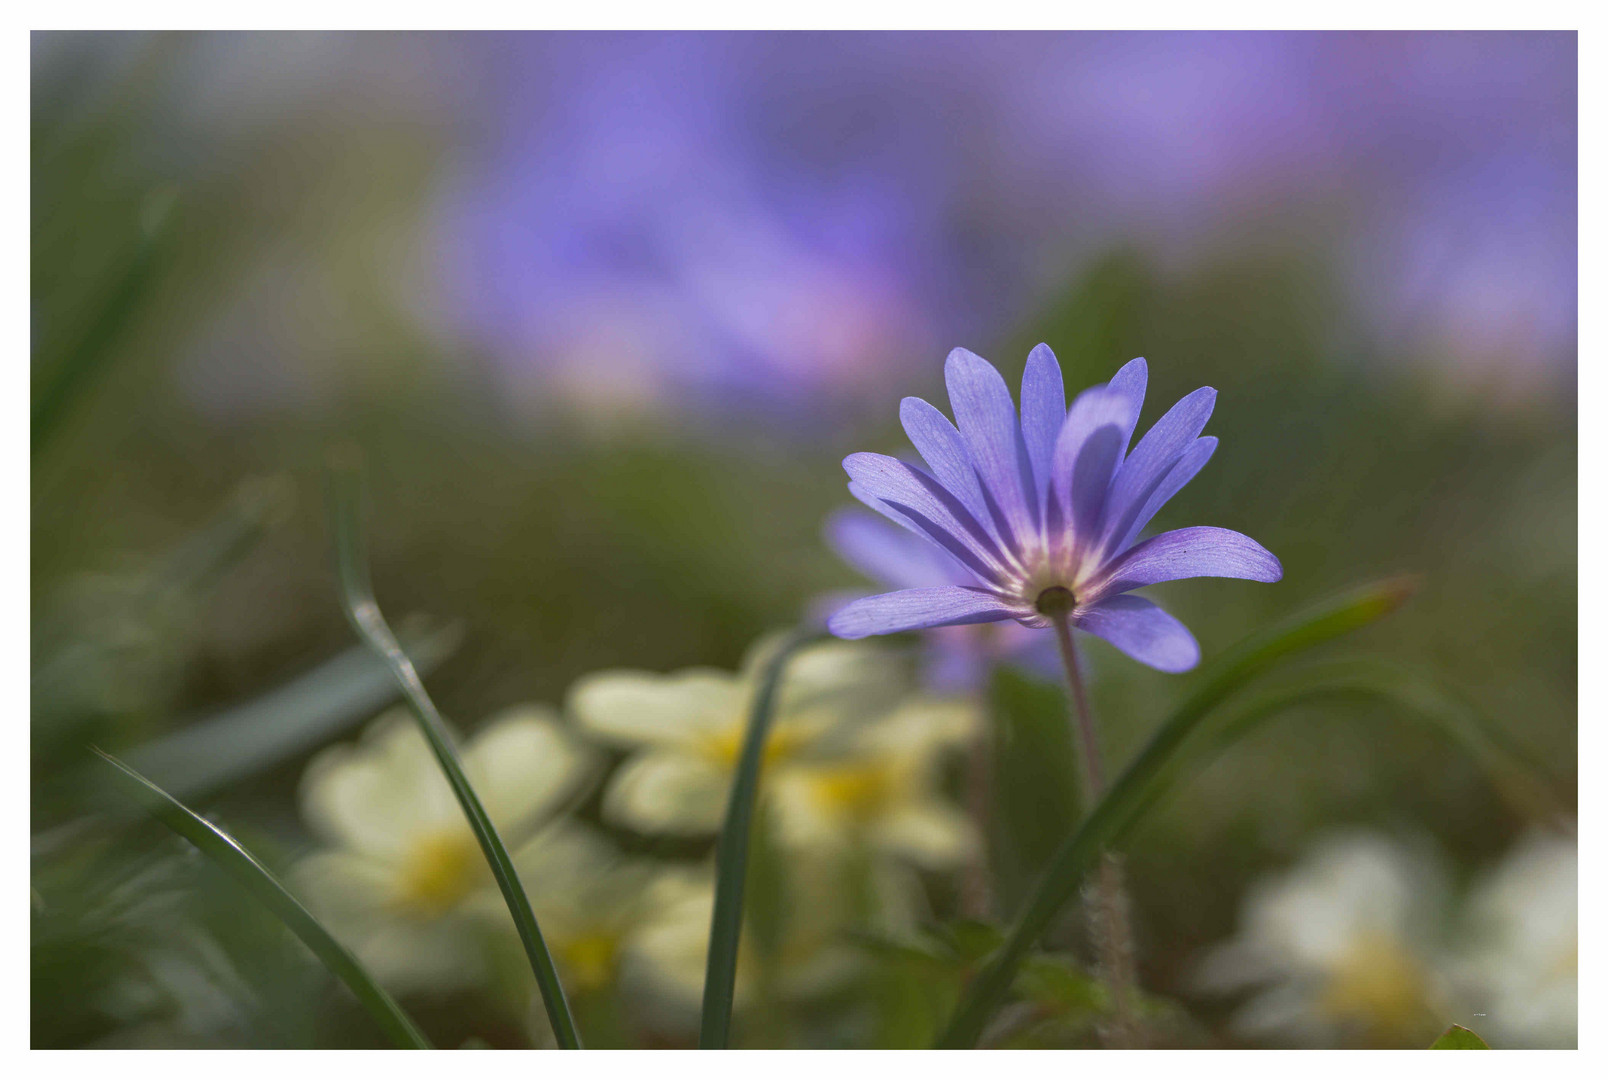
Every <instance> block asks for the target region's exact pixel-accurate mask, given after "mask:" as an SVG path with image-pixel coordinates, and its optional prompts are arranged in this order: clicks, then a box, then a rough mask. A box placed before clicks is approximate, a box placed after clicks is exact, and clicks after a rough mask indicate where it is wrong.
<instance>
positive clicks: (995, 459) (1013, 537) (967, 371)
mask: <svg viewBox="0 0 1608 1080" xmlns="http://www.w3.org/2000/svg"><path fill="white" fill-rule="evenodd" d="M944 382H945V383H946V385H947V386H948V387H949V406H950V408H952V409H954V411H955V426H956V427H957V428H959V429H960V437H961V439H962V440H963V441H964V442H965V444H966V451H967V453H968V454H969V455H970V456H971V460H972V464H973V465H975V466H976V467H977V475H978V476H980V477H982V479H983V486H984V489H985V491H984V494H985V495H987V496H990V497H991V499H992V507H991V508H992V509H993V510H995V511H996V512H997V515H996V516H997V520H998V523H999V524H1000V525H1001V531H1002V534H1003V535H1002V536H1001V539H1003V540H1004V541H1005V544H1006V546H1007V547H1010V548H1015V547H1016V546H1017V545H1018V544H1019V543H1021V542H1022V541H1024V540H1025V539H1026V538H1027V537H1028V536H1029V535H1031V533H1032V530H1033V523H1034V519H1035V518H1036V517H1037V508H1036V507H1035V508H1033V509H1029V507H1028V503H1027V486H1026V485H1025V484H1024V483H1023V473H1024V472H1026V473H1029V474H1031V472H1032V466H1031V465H1029V464H1028V462H1027V448H1026V447H1025V446H1023V445H1022V433H1021V428H1020V426H1019V425H1018V423H1017V419H1016V406H1015V404H1014V403H1013V402H1012V401H1011V391H1010V388H1009V387H1007V386H1006V385H1005V380H1004V379H1003V378H1001V377H1000V374H999V372H998V371H996V370H994V365H993V364H990V363H989V362H988V361H987V360H984V359H983V358H982V357H981V356H978V355H977V354H976V353H974V352H970V351H968V350H966V349H955V350H954V351H953V352H951V353H950V354H949V359H947V360H945V361H944Z"/></svg>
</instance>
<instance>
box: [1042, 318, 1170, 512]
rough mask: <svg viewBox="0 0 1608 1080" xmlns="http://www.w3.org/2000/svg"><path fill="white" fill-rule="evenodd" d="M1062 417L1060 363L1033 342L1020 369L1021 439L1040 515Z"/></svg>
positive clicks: (1063, 398)
mask: <svg viewBox="0 0 1608 1080" xmlns="http://www.w3.org/2000/svg"><path fill="white" fill-rule="evenodd" d="M1141 393H1143V391H1142V390H1141ZM1065 420H1066V387H1065V385H1064V384H1063V383H1062V381H1061V365H1060V364H1059V363H1057V362H1056V359H1055V353H1053V352H1051V351H1050V347H1049V346H1048V345H1042V344H1041V345H1035V346H1033V351H1032V352H1030V353H1028V354H1027V369H1026V370H1025V371H1023V372H1022V442H1023V443H1024V444H1025V445H1026V446H1027V459H1028V461H1030V462H1031V463H1032V465H1033V494H1034V497H1035V498H1037V499H1038V505H1039V513H1040V514H1041V515H1042V514H1043V512H1044V506H1045V501H1046V500H1047V499H1048V498H1049V494H1050V462H1051V460H1052V459H1053V458H1054V456H1055V439H1056V437H1057V436H1058V435H1060V433H1061V424H1062V423H1063V422H1064V421H1065Z"/></svg>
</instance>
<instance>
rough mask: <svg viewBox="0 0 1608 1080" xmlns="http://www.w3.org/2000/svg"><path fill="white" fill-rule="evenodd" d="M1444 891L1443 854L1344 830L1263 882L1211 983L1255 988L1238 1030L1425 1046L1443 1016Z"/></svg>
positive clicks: (1212, 962)
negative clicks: (1440, 947) (1436, 856)
mask: <svg viewBox="0 0 1608 1080" xmlns="http://www.w3.org/2000/svg"><path fill="white" fill-rule="evenodd" d="M1442 904H1443V890H1442V888H1441V884H1440V877H1439V873H1438V871H1437V868H1436V866H1435V863H1434V860H1433V859H1432V858H1431V857H1429V856H1428V855H1426V854H1423V853H1419V852H1415V851H1413V850H1409V849H1408V848H1406V847H1403V846H1401V845H1398V844H1396V843H1394V842H1392V841H1390V840H1387V839H1385V838H1383V837H1379V836H1376V835H1373V834H1368V833H1353V834H1343V835H1339V836H1334V837H1331V838H1329V839H1328V840H1326V841H1324V842H1322V843H1320V844H1319V845H1318V846H1317V847H1315V848H1314V849H1313V850H1312V851H1311V852H1309V853H1308V854H1307V856H1306V857H1305V858H1303V859H1302V860H1301V862H1300V863H1299V864H1297V865H1296V866H1295V867H1294V868H1293V869H1291V870H1290V871H1288V872H1287V873H1285V874H1282V875H1279V876H1278V877H1276V878H1273V879H1271V880H1267V881H1264V882H1262V883H1260V884H1258V885H1257V886H1255V887H1254V888H1253V889H1252V890H1251V892H1250V894H1249V895H1248V896H1247V898H1246V900H1245V904H1244V907H1243V910H1242V915H1241V926H1240V932H1239V935H1238V937H1236V938H1235V939H1234V940H1233V941H1231V942H1229V943H1228V944H1226V945H1223V946H1220V947H1219V948H1217V949H1216V950H1214V951H1213V952H1212V953H1211V954H1210V955H1209V956H1208V957H1207V959H1206V962H1205V964H1204V965H1203V967H1202V970H1201V973H1200V981H1201V984H1202V986H1203V987H1204V988H1206V989H1211V990H1219V991H1230V990H1239V989H1243V988H1249V987H1255V988H1257V992H1256V994H1255V995H1254V996H1253V997H1252V998H1251V1000H1250V1001H1249V1002H1247V1003H1246V1004H1245V1005H1244V1006H1243V1007H1242V1008H1241V1009H1240V1010H1239V1011H1238V1013H1237V1014H1236V1015H1235V1017H1234V1021H1233V1027H1234V1029H1235V1030H1236V1031H1238V1032H1239V1033H1240V1034H1242V1035H1244V1036H1246V1037H1250V1038H1256V1039H1264V1038H1270V1039H1276V1040H1279V1041H1288V1042H1295V1043H1301V1044H1307V1045H1337V1044H1341V1043H1363V1044H1367V1045H1391V1046H1395V1045H1401V1046H1425V1045H1428V1042H1429V1041H1430V1040H1432V1039H1433V1038H1434V1036H1435V1034H1436V1033H1437V1030H1438V1027H1443V1026H1444V1025H1443V1024H1441V1023H1440V1016H1439V1012H1440V1008H1439V1001H1440V998H1441V990H1440V987H1439V980H1438V978H1437V976H1436V974H1435V971H1436V967H1437V959H1436V956H1437V950H1436V940H1437V935H1438V932H1439V930H1440V924H1441V912H1442V910H1443V907H1442Z"/></svg>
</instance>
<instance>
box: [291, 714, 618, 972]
mask: <svg viewBox="0 0 1608 1080" xmlns="http://www.w3.org/2000/svg"><path fill="white" fill-rule="evenodd" d="M463 762H464V771H465V772H466V773H467V774H468V777H469V780H470V782H471V783H472V784H474V786H475V790H476V791H477V792H478V793H479V795H480V797H481V800H482V801H483V802H484V803H485V806H486V811H487V812H488V813H489V814H490V815H491V818H492V820H493V821H494V822H495V823H496V824H497V827H498V830H499V831H500V832H501V833H502V835H503V838H504V841H505V842H507V843H508V844H509V845H510V846H513V845H515V844H517V843H519V842H520V840H521V839H523V838H525V837H528V836H530V835H531V834H532V833H533V832H534V831H535V830H536V829H537V828H538V827H540V826H541V824H542V823H543V822H544V821H545V820H546V819H547V818H548V817H549V816H550V815H551V814H552V813H553V811H554V810H556V809H557V808H558V807H559V806H560V805H561V804H562V803H563V802H564V801H565V800H566V799H568V798H569V797H571V796H572V795H573V794H575V792H576V791H577V789H578V787H579V786H580V784H581V783H583V782H584V781H585V779H586V778H587V777H588V776H589V775H591V774H592V772H593V754H592V752H591V751H590V750H589V749H588V748H586V747H584V746H582V745H581V744H580V743H579V741H578V740H576V739H575V738H574V736H573V735H571V734H570V733H569V732H568V731H567V730H566V729H565V728H564V727H563V726H562V725H561V724H560V723H559V722H558V720H557V717H556V716H555V715H554V714H553V712H552V710H550V709H545V708H540V707H523V708H519V709H514V710H510V711H509V712H506V713H503V714H501V715H500V716H498V717H496V718H494V719H493V720H491V721H490V722H489V723H488V724H487V725H486V726H485V727H484V728H482V729H481V730H480V731H479V732H478V733H476V735H475V736H474V737H473V738H472V739H470V740H469V741H468V743H467V745H466V746H465V747H464V750H463ZM301 806H302V815H303V817H304V818H305V819H306V821H307V824H308V826H309V827H310V828H311V829H312V831H313V833H314V835H315V836H317V837H318V839H319V840H320V841H321V842H322V844H323V846H322V847H321V848H320V849H319V850H317V851H314V852H313V853H311V854H309V855H307V856H306V857H304V858H303V859H302V860H301V861H300V862H299V863H298V864H297V865H296V867H295V868H294V870H293V871H292V880H293V883H294V885H295V887H296V889H297V891H298V892H299V893H300V894H301V895H302V897H303V898H304V899H305V900H306V902H307V904H308V906H309V907H310V908H311V909H312V910H313V912H314V913H315V914H317V915H318V916H319V918H320V919H322V920H323V921H324V923H325V925H327V926H328V927H329V929H330V931H331V932H332V933H334V934H335V935H336V936H337V937H338V938H340V939H341V940H343V941H344V942H345V943H346V944H347V945H348V946H349V947H350V948H352V949H353V950H354V951H355V952H356V953H357V954H358V956H359V957H360V958H361V959H362V960H363V961H364V963H366V964H367V965H368V966H369V968H370V970H372V971H373V972H374V974H375V976H376V977H377V978H379V979H381V980H382V981H384V982H386V983H388V984H390V985H392V986H393V987H397V988H400V989H412V988H441V987H443V986H453V985H462V984H465V983H472V982H475V981H478V980H479V979H480V978H481V977H482V975H483V973H484V963H483V956H484V953H485V949H486V942H487V940H488V937H487V935H488V933H492V932H495V931H497V930H498V929H499V927H500V926H501V925H502V924H503V923H508V925H510V926H511V922H509V920H508V916H507V912H506V910H505V909H504V907H503V902H502V898H501V895H500V894H499V893H498V891H497V889H496V887H495V883H494V882H493V880H492V877H491V872H490V870H489V869H488V868H487V866H486V861H485V859H484V857H483V856H482V854H481V851H480V847H479V845H478V844H477V842H476V841H475V838H474V834H473V833H472V832H471V831H470V829H469V825H468V822H467V821H466V819H465V818H464V815H463V810H462V808H461V807H459V805H458V802H457V799H456V798H455V797H454V796H453V794H452V789H451V788H450V787H449V786H448V784H447V781H446V779H445V777H443V775H442V773H441V769H440V766H439V765H438V764H437V762H436V760H435V757H434V755H433V754H432V753H431V751H430V748H429V745H428V744H427V743H426V742H425V740H424V737H423V736H422V735H421V734H420V733H419V730H418V728H417V727H416V726H415V725H414V724H413V722H412V720H411V719H410V718H409V717H408V716H407V715H406V714H405V713H403V712H401V711H400V710H399V711H396V712H392V713H388V714H386V715H385V716H382V717H381V718H380V719H378V720H376V721H375V722H374V723H373V724H371V725H370V726H369V728H368V729H367V730H366V731H365V732H364V733H363V737H362V739H361V740H360V741H359V742H358V743H356V744H354V745H340V746H334V747H331V748H329V749H328V750H325V751H324V752H323V753H321V754H319V755H318V756H317V757H316V758H314V759H313V761H312V763H311V764H310V765H309V766H308V767H307V771H306V773H305V774H304V775H303V777H302V785H301Z"/></svg>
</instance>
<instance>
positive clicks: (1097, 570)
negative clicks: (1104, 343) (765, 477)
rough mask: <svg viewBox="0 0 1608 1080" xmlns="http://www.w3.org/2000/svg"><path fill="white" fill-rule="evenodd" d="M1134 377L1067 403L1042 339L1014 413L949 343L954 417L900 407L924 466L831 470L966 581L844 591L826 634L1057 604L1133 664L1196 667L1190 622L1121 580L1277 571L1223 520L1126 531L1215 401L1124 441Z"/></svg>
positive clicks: (1043, 617)
mask: <svg viewBox="0 0 1608 1080" xmlns="http://www.w3.org/2000/svg"><path fill="white" fill-rule="evenodd" d="M1147 377H1148V372H1147V370H1146V368H1145V362H1144V360H1143V359H1138V360H1134V361H1132V362H1131V363H1129V364H1127V365H1125V366H1124V367H1123V368H1122V370H1121V371H1118V372H1117V374H1116V376H1115V377H1114V378H1112V380H1111V381H1110V382H1109V383H1106V384H1105V385H1103V386H1096V387H1092V388H1090V389H1088V390H1085V391H1084V392H1083V393H1081V394H1079V395H1078V397H1077V400H1075V401H1073V403H1072V406H1071V408H1067V406H1066V393H1065V391H1064V389H1063V388H1062V383H1061V366H1060V364H1059V363H1058V362H1057V361H1056V359H1055V354H1054V353H1053V352H1051V351H1050V348H1049V346H1048V345H1039V346H1038V347H1037V348H1035V349H1034V350H1033V351H1032V352H1031V353H1030V354H1029V355H1028V358H1027V370H1026V372H1025V373H1024V374H1023V376H1022V409H1021V416H1020V419H1018V417H1017V412H1016V408H1015V406H1014V404H1013V403H1012V401H1011V392H1010V389H1009V388H1008V387H1007V386H1006V385H1005V380H1004V379H1003V378H1001V377H1000V374H999V372H998V371H996V370H994V367H993V365H991V364H990V363H988V361H986V360H984V359H983V358H982V357H980V356H977V355H976V354H975V353H972V352H968V351H967V350H965V349H956V350H954V351H953V352H951V353H950V354H949V359H948V360H947V361H946V362H945V364H944V378H945V382H946V383H947V385H948V387H949V402H950V405H951V406H952V407H953V409H954V412H955V420H956V423H954V424H951V423H950V422H949V419H948V418H947V417H945V416H944V415H943V413H941V412H939V411H938V410H937V409H936V408H934V407H933V406H931V405H929V404H928V403H927V402H925V401H922V400H921V399H920V398H913V397H911V398H905V399H904V401H903V402H902V403H901V405H900V409H899V416H900V419H901V420H902V421H903V423H904V429H905V433H906V434H908V435H909V436H910V441H911V442H912V443H914V444H915V447H916V449H917V450H918V451H920V453H921V456H922V458H923V459H925V461H926V463H927V466H928V468H929V469H930V470H931V471H930V472H928V471H926V470H923V469H921V468H919V467H917V466H915V465H910V464H907V463H905V462H903V461H900V460H898V459H897V458H891V457H887V456H885V455H883V454H864V453H862V454H850V455H849V456H848V457H847V458H845V459H844V461H843V467H844V469H845V470H846V471H847V472H848V474H849V493H850V494H852V495H853V496H854V497H855V498H857V499H859V500H860V501H861V502H863V503H865V504H866V505H867V506H869V507H871V509H873V510H876V511H877V512H878V513H881V514H882V515H884V516H885V517H887V518H889V519H890V520H892V521H894V522H895V523H897V524H899V525H903V526H904V527H905V528H907V529H909V530H910V531H911V532H913V533H915V534H916V535H917V536H920V537H923V538H925V539H926V540H927V541H929V542H930V543H932V544H933V545H936V546H937V547H938V548H939V549H940V550H941V551H942V552H943V553H945V554H947V555H948V556H949V557H950V558H952V559H954V560H955V561H957V562H959V563H960V564H961V565H962V566H963V567H964V568H965V569H966V571H967V572H968V573H969V575H970V581H969V582H968V583H966V584H942V585H924V586H913V587H907V588H903V589H900V590H899V591H897V592H890V593H883V594H881V595H878V596H868V597H865V598H863V599H860V600H856V601H854V602H853V603H851V604H849V605H848V606H846V607H844V608H843V609H841V610H840V611H838V612H837V613H836V614H834V615H833V616H832V617H831V619H830V620H829V621H828V624H827V625H828V627H829V628H830V629H831V631H832V632H833V633H834V634H836V635H837V636H839V637H843V638H862V637H869V636H870V635H873V634H892V633H897V632H899V631H902V630H925V629H929V628H932V627H939V626H966V625H973V624H978V623H991V622H1002V621H1004V620H1006V619H1015V620H1016V621H1017V622H1019V623H1020V624H1022V625H1023V626H1027V627H1045V626H1049V625H1050V619H1049V615H1050V614H1051V613H1054V612H1056V611H1058V610H1065V609H1066V607H1068V606H1070V619H1071V623H1072V625H1073V626H1076V627H1078V628H1079V629H1081V630H1084V631H1086V632H1088V633H1091V634H1094V635H1095V636H1096V637H1101V638H1104V639H1105V640H1106V641H1109V642H1110V643H1111V644H1112V645H1115V646H1116V647H1117V648H1118V649H1120V650H1122V651H1123V652H1125V653H1127V654H1128V655H1129V656H1131V657H1133V658H1134V659H1135V660H1138V661H1140V662H1141V663H1144V664H1149V665H1150V666H1151V667H1154V668H1159V669H1160V670H1162V671H1186V670H1188V669H1189V668H1191V667H1194V666H1195V663H1196V661H1198V660H1199V659H1200V647H1199V646H1198V645H1196V644H1195V639H1194V637H1193V636H1192V635H1191V634H1190V633H1189V631H1188V629H1186V628H1185V627H1184V625H1183V624H1182V623H1180V622H1179V621H1178V620H1177V619H1175V618H1173V617H1172V616H1171V615H1169V614H1167V613H1166V612H1165V611H1163V610H1162V609H1161V608H1159V607H1157V606H1156V605H1155V604H1153V603H1151V602H1150V601H1149V600H1146V599H1144V598H1142V597H1138V596H1133V595H1131V592H1132V590H1134V589H1138V588H1141V587H1143V586H1145V585H1155V584H1157V583H1159V582H1163V581H1176V580H1179V579H1181V578H1192V577H1231V578H1247V579H1250V580H1252V581H1278V580H1279V579H1280V578H1281V577H1283V576H1284V569H1283V567H1281V566H1280V565H1279V561H1278V559H1276V558H1274V557H1273V555H1272V554H1271V553H1269V552H1268V550H1267V549H1266V548H1264V547H1262V545H1260V544H1258V543H1257V542H1256V541H1254V540H1252V539H1251V538H1250V537H1248V536H1245V535H1243V534H1241V533H1237V532H1234V531H1233V530H1231V529H1218V528H1211V527H1208V526H1194V527H1191V528H1187V529H1177V530H1174V531H1173V532H1167V533H1162V534H1160V535H1159V536H1153V537H1151V538H1150V539H1148V540H1145V541H1143V542H1141V543H1137V544H1135V543H1134V539H1135V538H1136V537H1137V536H1138V535H1139V532H1140V530H1142V529H1143V528H1144V527H1145V525H1146V524H1148V523H1149V521H1150V519H1151V518H1152V517H1153V516H1154V515H1155V513H1156V512H1157V511H1158V510H1160V509H1161V507H1162V506H1163V505H1164V504H1165V503H1166V502H1167V500H1168V499H1170V498H1172V497H1173V496H1174V495H1175V494H1177V493H1178V491H1179V490H1180V489H1181V488H1182V487H1183V486H1184V485H1185V484H1187V483H1188V482H1189V481H1190V480H1191V479H1193V478H1194V476H1195V474H1196V473H1198V472H1199V471H1200V470H1201V468H1202V466H1204V465H1205V464H1206V462H1207V461H1208V460H1209V459H1210V458H1211V456H1212V451H1213V450H1215V449H1216V448H1217V440H1216V439H1215V438H1212V437H1211V436H1207V437H1205V438H1202V437H1201V436H1200V432H1201V429H1202V428H1204V427H1205V426H1206V420H1207V419H1208V418H1209V417H1210V416H1211V412H1212V405H1213V403H1214V402H1215V401H1216V398H1217V392H1216V391H1215V390H1213V389H1212V388H1211V387H1209V386H1203V387H1201V388H1200V389H1199V390H1196V391H1195V392H1194V393H1192V394H1189V395H1188V396H1186V397H1185V398H1183V399H1182V400H1181V401H1179V402H1178V403H1177V404H1176V405H1174V406H1173V407H1172V408H1171V409H1170V410H1168V412H1167V414H1166V415H1165V416H1163V417H1162V418H1161V419H1160V420H1159V421H1157V422H1156V425H1155V427H1153V428H1151V429H1150V431H1149V432H1148V433H1146V435H1145V436H1144V438H1142V439H1140V440H1139V444H1138V445H1137V446H1135V447H1134V448H1133V452H1132V453H1128V443H1129V441H1130V440H1131V439H1132V437H1133V430H1134V427H1135V425H1136V424H1137V423H1138V422H1139V410H1140V408H1141V407H1142V406H1143V404H1144V397H1145V383H1146V380H1147ZM914 573H918V574H919V573H920V571H915V572H914ZM906 577H907V580H909V579H910V576H909V574H908V573H907V575H906Z"/></svg>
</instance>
